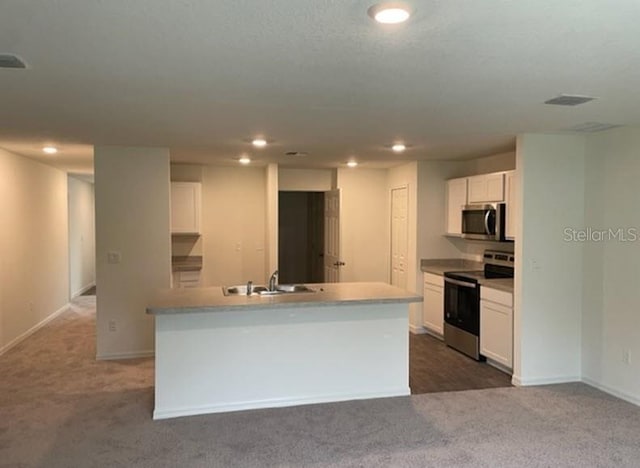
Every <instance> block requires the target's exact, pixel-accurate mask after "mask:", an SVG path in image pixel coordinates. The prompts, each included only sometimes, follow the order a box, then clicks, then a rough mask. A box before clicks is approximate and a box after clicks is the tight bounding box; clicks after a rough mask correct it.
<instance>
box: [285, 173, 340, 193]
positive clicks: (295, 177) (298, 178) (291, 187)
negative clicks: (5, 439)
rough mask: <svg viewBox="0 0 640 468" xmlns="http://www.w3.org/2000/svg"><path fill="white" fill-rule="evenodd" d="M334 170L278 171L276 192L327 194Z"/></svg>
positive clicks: (330, 186)
mask: <svg viewBox="0 0 640 468" xmlns="http://www.w3.org/2000/svg"><path fill="white" fill-rule="evenodd" d="M333 172H334V169H284V168H279V169H278V190H281V191H291V192H300V191H302V192H328V191H329V190H331V189H332V185H331V184H332V180H333V178H332V174H333Z"/></svg>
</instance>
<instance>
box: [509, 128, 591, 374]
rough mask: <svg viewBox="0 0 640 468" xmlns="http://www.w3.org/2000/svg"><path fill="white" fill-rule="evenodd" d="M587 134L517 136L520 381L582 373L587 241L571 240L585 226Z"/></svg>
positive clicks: (517, 366) (516, 370) (517, 371)
mask: <svg viewBox="0 0 640 468" xmlns="http://www.w3.org/2000/svg"><path fill="white" fill-rule="evenodd" d="M584 148H585V146H584V138H583V137H582V136H572V135H566V136H565V135H532V134H526V135H522V136H520V137H519V138H518V150H517V166H518V171H517V176H518V177H519V178H520V180H519V181H518V182H519V184H520V188H521V194H522V197H521V203H522V206H521V213H522V222H521V223H518V224H519V225H518V226H517V231H516V235H517V239H518V242H517V244H516V278H515V325H514V328H515V337H514V340H515V343H514V352H515V362H514V377H513V378H514V383H516V384H523V385H529V384H540V383H552V382H562V381H573V380H579V379H580V376H581V357H580V354H581V319H582V269H583V262H582V258H583V255H582V246H581V245H580V244H578V243H569V242H566V241H565V240H564V235H563V233H564V229H565V228H566V227H574V228H578V229H579V228H582V227H583V226H584V188H585V185H584V183H585V178H584V168H585V159H584Z"/></svg>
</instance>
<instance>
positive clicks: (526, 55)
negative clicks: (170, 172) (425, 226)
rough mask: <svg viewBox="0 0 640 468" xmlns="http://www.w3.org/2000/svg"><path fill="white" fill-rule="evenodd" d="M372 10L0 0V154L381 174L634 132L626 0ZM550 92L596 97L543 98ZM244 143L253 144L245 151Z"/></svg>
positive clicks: (639, 68)
mask: <svg viewBox="0 0 640 468" xmlns="http://www.w3.org/2000/svg"><path fill="white" fill-rule="evenodd" d="M374 3H376V2H375V0H365V1H362V0H269V1H265V0H233V1H223V0H173V1H158V0H135V1H131V0H2V2H0V53H14V54H17V55H19V56H20V57H21V58H22V59H24V61H25V62H26V63H27V65H28V68H27V69H24V70H20V69H0V93H1V96H2V97H1V99H0V146H2V147H5V148H7V149H9V150H12V151H15V152H17V153H20V154H23V155H26V156H30V157H36V158H40V159H42V160H46V161H48V162H50V163H52V164H57V165H59V166H60V167H64V168H65V169H68V170H70V171H73V172H89V171H91V153H92V146H93V145H131V146H162V147H169V148H170V149H171V155H172V159H173V160H174V161H184V162H194V163H195V162H203V163H235V161H236V160H237V159H238V158H239V157H240V155H241V154H243V153H247V154H249V155H250V156H251V157H252V159H253V160H254V161H255V162H256V163H258V164H261V163H262V164H264V163H265V162H278V163H280V164H283V165H288V166H291V167H338V166H340V165H342V164H344V163H345V162H346V161H347V160H348V159H350V158H355V159H357V160H358V161H360V162H361V163H362V164H363V165H364V166H365V167H385V166H387V167H388V166H390V165H394V164H397V163H398V162H400V161H406V160H415V159H443V158H471V157H477V156H483V155H488V154H493V153H497V152H502V151H508V150H512V149H513V148H514V141H515V135H517V134H518V133H521V132H551V131H553V132H555V131H561V130H565V129H568V128H571V127H573V126H576V125H580V124H583V123H585V122H601V123H610V124H619V125H631V124H638V123H640V33H639V31H640V29H639V27H638V25H639V24H640V2H639V1H637V0H616V1H615V2H606V1H602V0H563V1H558V0H527V1H513V0H431V1H418V0H414V1H412V2H409V3H411V4H412V6H413V7H414V8H415V12H414V15H413V16H412V17H411V18H410V19H409V21H408V22H407V23H404V24H401V25H393V26H389V25H387V26H384V25H380V24H377V23H375V22H374V21H372V20H371V18H369V16H367V9H368V8H369V7H370V6H371V5H372V4H374ZM559 94H580V95H590V96H594V97H597V98H598V99H596V100H595V101H592V102H589V103H587V104H584V105H582V106H577V107H558V106H549V105H545V104H544V103H543V102H544V101H545V100H547V99H550V98H552V97H555V96H557V95H559ZM257 135H263V136H265V137H266V138H267V139H268V140H270V141H271V143H270V144H269V145H268V146H267V147H266V148H264V149H261V150H258V149H255V148H253V147H252V146H251V144H250V143H249V141H250V140H251V138H253V137H254V136H257ZM398 140H401V141H404V142H406V143H407V144H409V145H411V148H410V149H409V150H407V151H406V152H405V153H404V154H402V155H396V154H394V153H392V152H391V151H390V150H389V148H388V146H389V145H391V144H392V143H393V142H394V141H398ZM45 143H54V144H56V145H57V146H59V148H60V152H59V153H58V154H57V155H55V156H45V155H43V154H42V152H41V147H42V146H43V144H45ZM287 151H303V152H307V153H309V155H308V156H306V157H300V156H286V155H285V154H284V153H285V152H287Z"/></svg>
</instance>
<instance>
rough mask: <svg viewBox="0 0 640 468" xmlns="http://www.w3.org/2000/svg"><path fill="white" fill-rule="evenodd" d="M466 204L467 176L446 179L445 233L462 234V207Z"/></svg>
mask: <svg viewBox="0 0 640 468" xmlns="http://www.w3.org/2000/svg"><path fill="white" fill-rule="evenodd" d="M466 204H467V178H466V177H465V178H462V179H451V180H447V220H446V232H447V234H453V235H461V234H462V207H463V206H464V205H466Z"/></svg>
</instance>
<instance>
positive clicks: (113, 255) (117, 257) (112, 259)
mask: <svg viewBox="0 0 640 468" xmlns="http://www.w3.org/2000/svg"><path fill="white" fill-rule="evenodd" d="M121 261H122V254H121V253H120V252H116V251H115V250H112V251H110V252H107V263H111V264H115V263H120V262H121Z"/></svg>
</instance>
